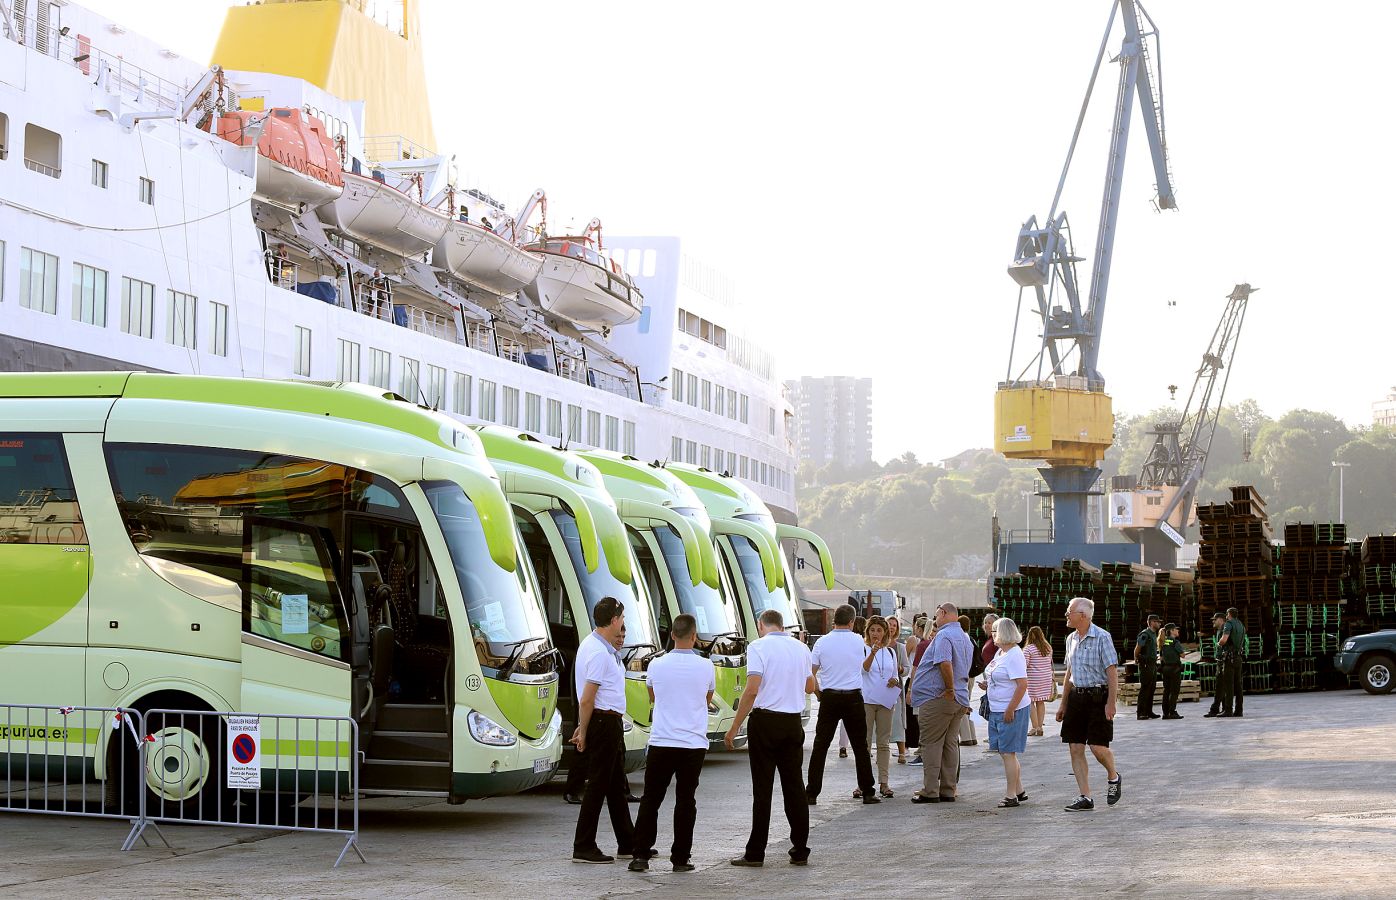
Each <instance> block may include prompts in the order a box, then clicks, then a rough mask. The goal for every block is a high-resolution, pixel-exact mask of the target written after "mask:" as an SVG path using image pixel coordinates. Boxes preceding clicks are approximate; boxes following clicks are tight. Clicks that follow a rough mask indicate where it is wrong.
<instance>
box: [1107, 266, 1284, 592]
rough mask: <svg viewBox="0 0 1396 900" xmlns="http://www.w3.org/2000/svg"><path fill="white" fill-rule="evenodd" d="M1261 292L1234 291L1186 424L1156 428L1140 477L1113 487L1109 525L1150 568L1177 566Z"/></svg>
mask: <svg viewBox="0 0 1396 900" xmlns="http://www.w3.org/2000/svg"><path fill="white" fill-rule="evenodd" d="M1257 290H1259V288H1253V287H1251V286H1250V285H1249V284H1238V285H1236V287H1235V288H1233V289H1232V291H1231V293H1230V294H1229V295H1228V296H1227V302H1226V309H1225V310H1223V311H1222V316H1221V321H1219V322H1218V323H1217V329H1216V331H1214V332H1213V333H1212V342H1211V343H1210V344H1208V345H1207V352H1206V353H1204V354H1202V364H1201V365H1200V366H1198V368H1197V377H1196V378H1195V379H1194V380H1193V383H1192V391H1191V392H1189V393H1188V402H1187V405H1186V406H1184V407H1183V416H1182V419H1181V420H1180V421H1177V422H1158V423H1156V424H1155V425H1154V429H1153V435H1154V446H1153V447H1152V448H1151V449H1150V450H1149V458H1148V459H1146V460H1145V461H1144V466H1143V469H1142V470H1141V471H1140V474H1139V477H1138V478H1135V477H1134V476H1132V475H1117V476H1115V478H1114V480H1113V481H1112V483H1111V485H1110V524H1111V526H1112V527H1115V528H1119V529H1120V530H1121V532H1122V533H1123V534H1124V535H1125V536H1126V537H1128V538H1129V539H1130V540H1131V541H1134V542H1135V543H1136V544H1139V545H1140V546H1141V548H1142V550H1143V556H1144V560H1143V561H1144V562H1145V563H1146V564H1148V565H1151V566H1157V567H1159V568H1172V567H1173V566H1174V565H1175V564H1176V563H1177V551H1178V548H1179V547H1181V546H1182V545H1183V540H1184V538H1183V534H1184V532H1185V530H1186V529H1187V526H1188V525H1190V524H1191V523H1192V518H1193V500H1194V499H1195V498H1196V496H1197V487H1198V485H1199V484H1200V483H1201V481H1202V473H1203V471H1204V470H1205V469H1206V467H1207V454H1208V453H1209V452H1210V451H1211V449H1212V438H1213V437H1214V436H1215V435H1216V433H1217V421H1218V419H1219V418H1220V417H1221V409H1222V401H1223V400H1224V399H1225V397H1226V385H1227V382H1228V381H1230V380H1231V363H1232V361H1233V360H1234V359H1235V358H1236V345H1237V344H1238V343H1239V342H1240V340H1241V326H1242V325H1243V324H1244V323H1245V321H1246V306H1247V304H1248V303H1249V301H1250V297H1251V294H1253V293H1255V292H1256V291H1257ZM1194 403H1195V404H1196V405H1194Z"/></svg>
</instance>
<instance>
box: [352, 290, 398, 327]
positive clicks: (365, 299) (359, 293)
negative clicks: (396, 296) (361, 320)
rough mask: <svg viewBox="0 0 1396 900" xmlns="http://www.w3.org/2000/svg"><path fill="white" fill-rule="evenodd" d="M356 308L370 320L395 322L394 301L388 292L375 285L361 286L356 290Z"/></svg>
mask: <svg viewBox="0 0 1396 900" xmlns="http://www.w3.org/2000/svg"><path fill="white" fill-rule="evenodd" d="M354 300H355V303H354V308H355V309H356V310H358V311H359V312H360V313H362V314H364V315H366V316H368V317H369V318H370V319H381V320H382V321H384V322H391V321H392V320H393V299H392V297H391V296H390V295H389V294H388V292H387V291H385V290H383V289H382V288H379V287H374V286H373V285H367V284H361V285H358V286H357V287H356V289H355V290H354Z"/></svg>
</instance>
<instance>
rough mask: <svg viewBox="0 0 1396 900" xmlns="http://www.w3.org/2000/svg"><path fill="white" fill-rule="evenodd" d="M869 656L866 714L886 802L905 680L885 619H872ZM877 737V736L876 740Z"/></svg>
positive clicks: (866, 661)
mask: <svg viewBox="0 0 1396 900" xmlns="http://www.w3.org/2000/svg"><path fill="white" fill-rule="evenodd" d="M863 639H864V642H865V643H866V644H867V648H868V655H867V658H866V659H864V660H863V711H864V713H866V715H867V721H868V740H869V742H870V743H871V742H872V741H874V740H876V743H877V778H878V781H879V782H881V785H882V786H881V790H880V793H881V794H882V796H883V797H884V798H886V799H891V797H892V787H891V785H890V784H889V783H888V776H889V772H888V769H889V768H890V763H891V762H892V709H893V708H894V707H896V706H898V705H900V701H901V698H902V681H901V678H900V677H899V672H900V670H899V669H898V666H897V651H896V648H895V647H894V646H893V645H892V641H894V640H895V638H893V637H892V635H891V634H890V633H889V632H888V628H887V620H886V619H884V618H882V616H873V617H872V618H871V619H868V628H867V633H866V634H865V635H864V638H863ZM874 735H876V737H874Z"/></svg>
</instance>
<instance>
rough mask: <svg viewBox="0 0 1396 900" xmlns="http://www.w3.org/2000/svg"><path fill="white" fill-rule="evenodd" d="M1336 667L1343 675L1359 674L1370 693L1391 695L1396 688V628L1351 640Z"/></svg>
mask: <svg viewBox="0 0 1396 900" xmlns="http://www.w3.org/2000/svg"><path fill="white" fill-rule="evenodd" d="M1333 665H1334V667H1336V668H1337V670H1338V671H1339V672H1342V673H1343V674H1344V675H1356V676H1357V681H1358V683H1359V684H1361V685H1362V689H1363V690H1364V691H1366V692H1367V693H1369V694H1389V693H1391V689H1392V688H1394V687H1396V628H1385V629H1383V630H1381V631H1374V632H1372V633H1371V634H1358V635H1354V636H1352V637H1350V638H1348V639H1347V640H1346V641H1344V642H1343V649H1342V650H1341V651H1339V652H1338V655H1337V656H1335V657H1333Z"/></svg>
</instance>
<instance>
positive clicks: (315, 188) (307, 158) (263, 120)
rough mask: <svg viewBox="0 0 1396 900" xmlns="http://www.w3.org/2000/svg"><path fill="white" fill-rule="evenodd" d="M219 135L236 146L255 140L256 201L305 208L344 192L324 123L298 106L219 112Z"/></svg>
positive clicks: (316, 205) (332, 145)
mask: <svg viewBox="0 0 1396 900" xmlns="http://www.w3.org/2000/svg"><path fill="white" fill-rule="evenodd" d="M218 136H219V137H221V138H223V139H224V140H225V141H228V142H230V143H233V144H236V145H238V146H239V147H247V146H251V144H252V141H253V140H254V139H255V140H256V142H257V188H256V192H255V193H256V195H257V197H259V198H260V199H263V200H266V201H268V202H271V203H275V204H277V205H279V206H289V207H295V208H300V209H303V210H304V209H315V208H317V207H320V206H324V205H325V204H326V203H329V202H330V201H332V200H335V199H336V198H338V197H339V195H340V194H342V193H344V174H343V172H342V171H341V170H340V165H339V156H338V154H337V153H335V148H334V141H332V140H331V139H330V136H329V135H328V134H326V133H325V123H324V122H321V121H320V120H319V119H317V118H316V117H315V116H312V115H308V114H307V113H305V112H303V111H302V110H299V109H288V108H283V107H277V108H274V109H269V110H267V111H265V112H244V111H238V112H231V113H224V114H223V116H222V117H221V118H220V119H219V120H218Z"/></svg>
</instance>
